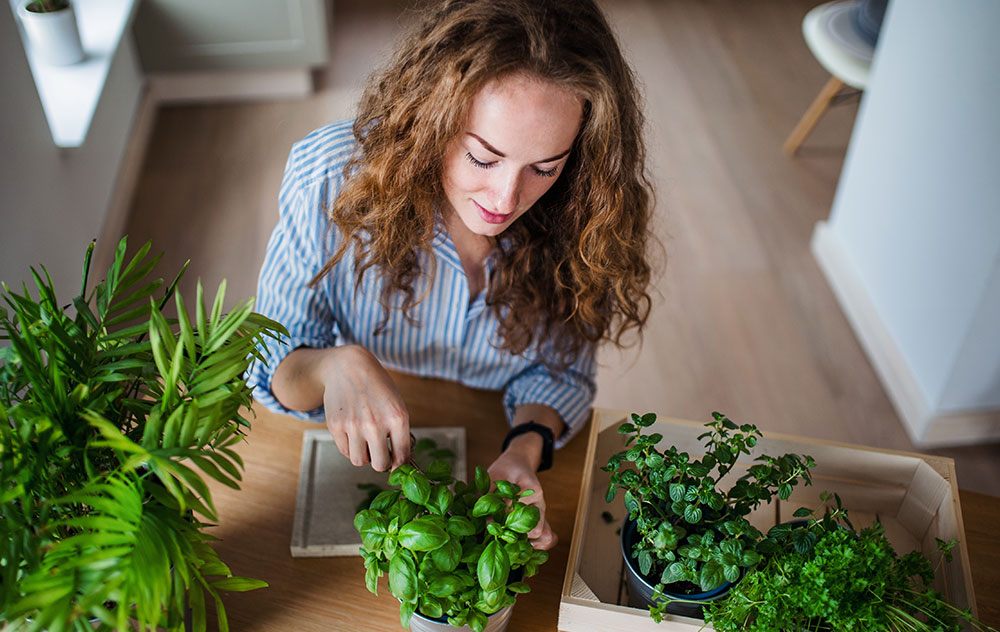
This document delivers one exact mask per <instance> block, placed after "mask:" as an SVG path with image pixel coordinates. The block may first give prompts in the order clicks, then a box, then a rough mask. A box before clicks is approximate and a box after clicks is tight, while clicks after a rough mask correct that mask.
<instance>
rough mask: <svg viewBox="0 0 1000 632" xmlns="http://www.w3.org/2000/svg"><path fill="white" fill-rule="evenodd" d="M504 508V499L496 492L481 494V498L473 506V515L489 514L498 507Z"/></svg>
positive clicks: (477, 516)
mask: <svg viewBox="0 0 1000 632" xmlns="http://www.w3.org/2000/svg"><path fill="white" fill-rule="evenodd" d="M503 508H504V502H503V499H502V498H500V497H499V496H497V495H496V494H486V495H485V496H480V497H479V500H477V501H476V505H475V506H474V507H473V508H472V515H473V516H475V517H476V518H479V517H482V516H488V515H490V514H491V513H493V512H494V511H497V510H498V509H503Z"/></svg>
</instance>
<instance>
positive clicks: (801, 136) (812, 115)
mask: <svg viewBox="0 0 1000 632" xmlns="http://www.w3.org/2000/svg"><path fill="white" fill-rule="evenodd" d="M842 87H844V82H843V81H841V80H840V79H837V78H836V77H830V80H829V81H827V82H826V85H825V86H823V89H822V90H820V91H819V94H818V95H816V99H815V100H813V102H812V105H810V106H809V109H808V110H806V112H805V114H803V115H802V118H801V119H799V122H798V124H797V125H796V126H795V129H793V130H792V133H791V134H789V135H788V139H787V140H786V141H785V144H784V150H785V153H786V154H787V155H789V156H794V155H795V152H797V151H798V150H799V145H801V144H802V141H804V140H805V139H806V136H808V135H809V132H811V131H812V128H813V127H815V126H816V123H817V122H818V121H819V119H820V117H821V116H823V112H825V111H826V108H827V107H829V105H830V101H832V100H833V97H835V96H837V93H838V92H840V89H841V88H842Z"/></svg>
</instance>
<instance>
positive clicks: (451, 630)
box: [410, 606, 514, 632]
mask: <svg viewBox="0 0 1000 632" xmlns="http://www.w3.org/2000/svg"><path fill="white" fill-rule="evenodd" d="M513 612H514V606H507V607H506V608H501V609H500V610H498V611H496V612H494V613H493V614H491V615H490V616H489V623H488V624H486V628H485V629H484V630H483V632H504V631H505V630H506V629H507V622H508V621H509V620H510V615H511V614H513ZM410 632H472V628H471V627H469V626H467V625H463V626H462V627H460V628H457V627H454V626H451V625H448V623H447V622H444V623H442V622H440V621H435V620H434V619H428V618H427V617H425V616H423V615H422V614H420V613H419V612H414V613H413V616H412V617H410Z"/></svg>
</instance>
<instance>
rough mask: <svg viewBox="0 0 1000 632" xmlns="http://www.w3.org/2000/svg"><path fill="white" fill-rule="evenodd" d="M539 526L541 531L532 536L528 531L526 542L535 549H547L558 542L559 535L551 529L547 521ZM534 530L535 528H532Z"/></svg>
mask: <svg viewBox="0 0 1000 632" xmlns="http://www.w3.org/2000/svg"><path fill="white" fill-rule="evenodd" d="M540 526H541V533H539V534H538V535H536V536H534V537H532V535H531V533H529V534H528V542H529V543H531V546H532V547H534V548H536V549H539V550H541V551H547V550H549V549H551V548H552V547H554V546H555V545H556V543H558V542H559V536H558V535H556V532H555V531H553V530H552V527H550V526H549V523H548V522H544V524H541V525H540ZM534 531H535V529H533V530H532V532H534Z"/></svg>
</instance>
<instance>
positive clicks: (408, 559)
mask: <svg viewBox="0 0 1000 632" xmlns="http://www.w3.org/2000/svg"><path fill="white" fill-rule="evenodd" d="M389 591H390V592H391V593H392V594H393V595H394V596H396V598H398V599H400V600H402V601H403V602H404V603H412V602H413V601H415V600H416V598H417V565H416V562H415V561H414V559H413V554H412V553H410V552H409V551H408V550H406V549H396V553H395V554H394V555H393V556H392V559H391V560H389Z"/></svg>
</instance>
